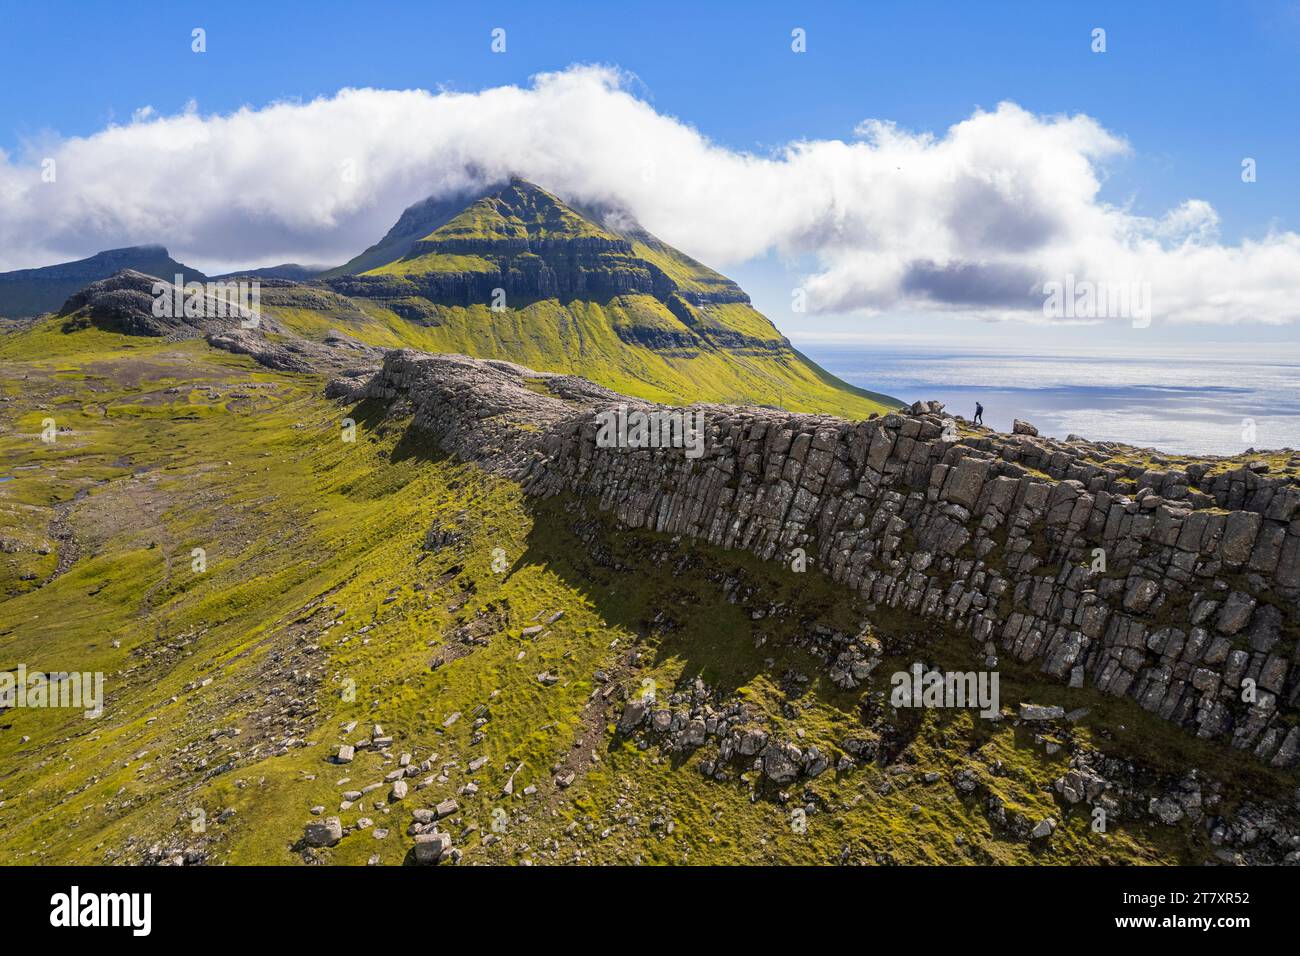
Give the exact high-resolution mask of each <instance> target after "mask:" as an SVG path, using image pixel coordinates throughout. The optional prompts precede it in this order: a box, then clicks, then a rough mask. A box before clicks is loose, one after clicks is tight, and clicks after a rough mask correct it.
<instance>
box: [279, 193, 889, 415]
mask: <svg viewBox="0 0 1300 956" xmlns="http://www.w3.org/2000/svg"><path fill="white" fill-rule="evenodd" d="M424 226H430V227H432V228H430V229H429V231H428V232H427V233H425V234H423V235H421V236H419V237H418V238H416V237H415V234H416V233H417V232H418V231H419V229H420V228H421V227H424ZM321 278H322V283H321V284H323V285H324V286H326V287H327V288H328V289H329V290H330V292H332V293H335V295H334V296H332V297H331V296H330V295H329V293H326V292H321V291H313V292H311V293H307V292H305V291H304V290H301V289H296V290H286V291H284V292H283V293H279V294H277V292H276V290H271V293H270V294H269V295H264V297H263V304H264V306H265V307H267V308H268V309H269V310H270V311H271V312H272V313H273V314H274V315H276V316H277V317H278V318H279V319H280V320H281V321H282V322H284V323H285V325H286V326H288V327H289V328H292V329H294V330H295V331H298V332H300V333H302V334H305V335H309V336H311V335H316V336H319V335H323V334H325V333H326V332H327V331H328V330H330V329H336V328H338V329H343V330H344V331H346V332H347V333H348V334H349V335H353V336H355V337H357V338H358V339H360V340H361V341H365V342H368V343H370V344H375V345H390V346H396V345H405V346H410V347H414V348H420V349H424V350H427V351H432V352H462V353H465V354H467V355H473V356H477V357H481V358H501V359H508V360H511V361H516V362H520V363H523V364H525V365H529V366H531V367H533V368H536V369H540V370H544V371H554V372H568V373H574V374H580V375H583V376H584V377H587V378H590V379H592V380H594V381H597V382H599V383H600V384H602V385H607V386H609V387H610V388H613V389H616V390H618V391H621V392H626V393H629V394H633V395H638V396H641V397H645V398H649V399H653V400H656V401H663V402H676V403H684V402H691V401H717V402H733V403H744V404H760V405H779V406H782V407H786V408H790V409H794V410H798V411H816V412H832V413H836V414H840V415H844V416H847V417H851V418H863V417H866V416H868V415H870V414H871V413H873V412H876V413H879V412H883V411H887V410H889V409H892V408H895V407H897V406H898V405H899V404H900V403H899V402H898V400H896V399H894V398H891V397H890V396H887V395H882V394H878V393H874V392H869V391H865V390H863V389H858V388H855V387H853V386H851V385H848V384H847V383H845V382H842V381H840V380H839V379H837V378H835V377H834V376H831V375H830V374H828V373H827V372H825V371H824V370H822V369H820V368H818V367H817V366H816V365H815V364H813V363H812V362H810V361H809V360H808V359H807V358H805V357H804V356H803V355H801V354H800V353H799V352H798V351H796V350H795V349H794V348H793V347H792V346H791V345H790V343H789V341H788V340H787V339H786V338H785V337H784V336H783V335H782V334H781V333H780V332H779V331H778V330H777V329H776V327H775V326H774V325H772V323H771V322H770V321H769V320H768V319H767V318H766V317H765V316H763V315H762V314H761V313H759V312H758V311H757V310H755V309H754V308H753V306H752V305H751V303H750V301H749V296H748V295H746V294H745V292H744V291H743V290H742V289H741V288H740V287H739V286H737V285H736V284H735V283H734V282H732V281H731V280H729V279H727V278H726V277H725V276H723V275H720V274H719V273H717V272H715V271H713V270H712V269H709V268H708V267H706V266H704V265H702V264H701V263H699V262H696V261H695V260H694V259H691V258H690V257H689V256H686V255H684V254H682V253H681V252H678V251H677V250H675V249H673V248H672V247H671V246H668V245H667V244H665V243H663V242H661V241H660V240H658V239H656V238H655V237H654V236H652V235H650V234H649V233H646V232H644V231H642V230H640V229H633V230H627V231H624V232H617V231H614V230H613V229H611V228H609V227H608V226H606V225H602V224H600V223H598V222H596V221H595V220H594V219H593V218H591V217H589V216H586V215H583V214H582V213H580V212H578V211H577V210H575V209H573V208H571V207H570V206H567V205H566V204H564V203H563V202H561V201H560V200H559V199H557V198H556V197H555V196H553V195H551V194H550V193H548V192H546V191H545V190H543V189H541V188H539V187H537V186H535V185H533V184H531V183H528V182H524V181H522V180H514V181H512V182H511V183H510V184H509V185H507V186H505V187H504V188H502V189H500V190H498V191H496V192H494V193H491V194H490V195H487V196H483V197H481V198H479V199H477V200H475V201H474V202H471V203H470V204H469V205H468V206H465V207H463V208H461V209H460V210H459V211H457V212H456V213H454V214H451V213H449V206H448V204H447V203H433V202H429V201H426V202H424V203H421V204H418V205H417V206H413V207H411V209H409V210H407V212H406V213H405V214H404V215H403V217H402V220H400V221H399V223H398V224H397V225H396V226H394V228H393V230H391V231H390V233H389V235H388V236H386V237H385V238H384V240H382V241H381V242H380V243H378V244H377V245H375V246H372V247H371V248H370V249H368V250H367V251H366V252H365V253H363V254H362V255H361V256H358V257H357V258H356V259H354V260H353V261H352V262H351V263H348V264H347V265H345V266H342V267H340V268H339V269H337V270H331V272H328V273H326V274H324V275H323V276H322V277H321Z"/></svg>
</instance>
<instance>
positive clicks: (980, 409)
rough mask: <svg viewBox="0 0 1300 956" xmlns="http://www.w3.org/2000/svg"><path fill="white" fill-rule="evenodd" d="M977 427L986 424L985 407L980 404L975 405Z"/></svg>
mask: <svg viewBox="0 0 1300 956" xmlns="http://www.w3.org/2000/svg"><path fill="white" fill-rule="evenodd" d="M974 423H975V424H976V425H983V424H984V406H983V405H981V404H980V403H979V402H976V403H975V422H974Z"/></svg>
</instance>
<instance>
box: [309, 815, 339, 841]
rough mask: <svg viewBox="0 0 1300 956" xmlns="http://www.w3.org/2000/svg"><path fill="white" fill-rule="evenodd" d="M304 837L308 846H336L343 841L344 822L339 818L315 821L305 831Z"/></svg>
mask: <svg viewBox="0 0 1300 956" xmlns="http://www.w3.org/2000/svg"><path fill="white" fill-rule="evenodd" d="M302 837H303V839H304V840H306V841H307V845H308V846H316V847H321V846H334V845H335V844H336V843H338V842H339V841H340V840H342V839H343V821H342V820H340V819H339V818H338V817H326V818H325V819H324V820H313V821H312V822H311V823H309V824H307V826H306V828H305V829H304V830H303V833H302Z"/></svg>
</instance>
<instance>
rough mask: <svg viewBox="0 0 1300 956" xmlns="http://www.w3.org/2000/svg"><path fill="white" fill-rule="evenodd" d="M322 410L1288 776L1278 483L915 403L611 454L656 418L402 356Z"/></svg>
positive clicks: (1291, 595) (604, 395)
mask: <svg viewBox="0 0 1300 956" xmlns="http://www.w3.org/2000/svg"><path fill="white" fill-rule="evenodd" d="M538 382H540V383H541V384H543V385H544V386H545V391H546V392H547V394H539V390H538V389H537V388H535V387H530V385H533V386H535V385H536V384H537V383H538ZM578 383H581V384H578ZM335 394H336V395H345V396H348V397H352V398H359V397H363V396H370V397H376V398H382V399H385V400H390V401H391V400H394V399H398V398H403V399H406V400H409V401H410V402H411V404H412V405H413V406H414V410H415V424H416V426H417V427H421V428H424V429H426V430H428V431H430V432H431V433H433V434H434V435H435V436H436V437H437V438H438V440H439V441H440V442H441V443H442V445H443V447H444V448H446V449H447V450H448V451H449V452H452V453H454V454H456V455H459V456H460V457H463V458H466V459H470V460H477V461H480V462H482V463H483V464H484V465H485V466H487V467H489V468H492V469H494V470H497V471H500V472H502V473H504V474H507V475H509V476H511V477H513V478H515V479H517V480H519V481H521V482H522V483H523V484H524V487H525V488H526V489H527V490H528V491H529V492H530V493H532V494H535V495H543V496H550V495H557V494H568V495H575V496H579V497H583V498H587V499H590V500H592V501H594V502H595V503H597V505H598V507H599V508H601V509H602V510H605V511H609V512H612V513H613V514H615V515H616V517H617V518H618V520H619V521H620V522H622V523H623V524H625V525H627V526H629V527H646V528H652V529H654V530H657V531H661V532H665V533H668V534H680V535H687V536H690V537H693V538H699V539H704V540H707V541H709V542H710V543H712V544H715V545H720V546H723V547H728V548H742V549H745V550H748V551H750V552H752V553H754V554H756V555H758V556H760V557H762V558H765V559H772V560H781V561H783V562H787V563H788V562H789V561H790V560H791V559H792V555H793V552H794V549H796V548H799V549H803V550H804V552H806V555H807V557H808V559H809V564H810V565H812V567H813V568H814V569H817V570H820V571H821V572H823V573H825V574H828V575H830V576H831V577H832V578H833V579H834V580H836V581H837V582H840V583H842V584H844V585H845V586H847V587H850V588H852V589H854V590H856V591H858V592H860V593H861V594H862V595H863V596H864V597H865V598H866V599H867V600H868V601H869V602H871V603H873V604H875V605H877V606H888V607H891V608H903V609H906V610H907V611H910V612H913V613H915V614H918V615H922V616H927V617H935V618H941V619H942V620H944V621H945V622H947V623H948V624H950V625H951V626H952V627H954V628H957V629H959V630H960V631H963V632H965V633H968V634H970V636H971V637H972V639H973V641H974V642H975V646H976V648H977V649H982V651H981V655H982V654H987V653H990V652H999V651H1000V653H1004V654H1009V655H1012V656H1014V657H1015V658H1016V659H1018V660H1020V661H1026V662H1029V661H1033V662H1039V664H1040V666H1041V669H1042V670H1043V671H1044V672H1045V673H1047V674H1049V675H1052V676H1053V677H1055V678H1057V679H1059V680H1061V681H1068V682H1070V683H1072V684H1075V685H1081V684H1084V683H1088V684H1092V685H1095V686H1096V687H1097V688H1099V689H1100V690H1102V691H1103V692H1105V693H1108V694H1112V695H1117V696H1119V695H1122V696H1128V697H1130V698H1132V699H1134V700H1135V701H1137V702H1138V703H1139V704H1140V705H1141V706H1142V707H1143V708H1145V709H1147V710H1148V711H1151V712H1153V713H1157V714H1159V715H1160V716H1162V717H1164V718H1166V719H1168V720H1171V721H1174V722H1176V723H1178V724H1180V725H1182V726H1183V727H1185V728H1187V729H1188V730H1189V731H1191V732H1194V733H1195V734H1197V735H1198V736H1202V737H1207V738H1216V739H1220V740H1223V741H1225V742H1229V743H1231V745H1232V746H1234V747H1237V748H1240V749H1245V750H1249V751H1251V752H1252V753H1253V754H1254V755H1255V756H1256V757H1257V758H1258V759H1260V760H1262V761H1265V762H1268V763H1270V764H1272V765H1274V766H1278V767H1293V766H1296V765H1297V764H1300V727H1297V724H1296V716H1297V715H1296V705H1297V699H1298V697H1300V660H1298V659H1297V641H1296V638H1297V633H1298V632H1300V628H1298V621H1297V617H1298V615H1297V602H1298V601H1300V488H1297V487H1296V486H1295V485H1294V484H1292V483H1291V482H1290V481H1289V479H1281V478H1273V477H1269V476H1267V475H1262V474H1259V473H1257V472H1256V471H1255V470H1252V469H1251V468H1248V467H1244V468H1239V469H1236V470H1232V471H1225V472H1222V473H1217V474H1213V475H1211V474H1210V471H1211V465H1210V464H1208V463H1207V465H1206V466H1205V467H1204V468H1202V467H1199V466H1198V467H1194V468H1191V469H1188V470H1187V471H1161V472H1156V471H1143V470H1142V469H1140V468H1133V467H1124V466H1115V465H1109V464H1107V463H1106V462H1105V461H1104V460H1103V461H1098V460H1096V459H1104V458H1105V457H1106V456H1105V454H1103V451H1104V449H1103V448H1102V447H1101V446H1097V445H1092V444H1089V443H1087V442H1080V441H1072V442H1069V443H1062V442H1055V441H1051V440H1047V439H1041V438H1038V437H1036V436H1029V435H1000V434H994V433H990V432H987V431H980V432H978V433H975V434H967V435H961V434H953V433H951V432H950V433H949V434H948V436H947V437H945V433H944V427H945V418H944V416H943V415H942V414H940V411H941V410H940V409H939V408H938V407H936V406H928V407H926V406H921V405H918V406H914V407H913V410H912V413H910V414H891V415H887V416H885V417H883V418H875V419H872V420H869V421H863V422H847V421H843V420H840V419H835V418H829V417H818V416H808V415H792V414H789V413H786V412H781V411H774V410H767V409H757V408H737V407H728V406H694V408H695V409H698V410H702V411H703V413H704V416H705V421H706V423H707V424H706V435H707V438H706V445H705V448H706V450H705V453H704V455H703V457H701V458H698V459H691V458H688V457H686V456H685V455H684V454H683V451H682V450H680V449H657V450H651V449H638V450H629V449H623V448H603V447H598V446H597V444H596V432H597V427H598V426H597V419H596V416H597V414H598V413H599V412H600V411H601V410H604V409H608V408H610V407H612V406H613V405H615V404H617V403H619V402H624V401H625V402H627V404H628V405H629V406H632V407H638V408H642V409H646V410H651V409H655V408H656V406H651V405H648V404H646V403H644V402H639V401H635V400H630V399H623V398H622V397H621V396H618V395H615V394H614V393H612V392H608V391H607V390H605V389H600V388H598V387H595V386H591V385H590V383H582V380H580V379H573V378H568V377H558V376H539V375H538V374H537V373H533V372H529V371H528V370H526V369H522V368H520V367H519V366H510V365H508V363H485V362H478V361H476V360H471V359H465V358H463V357H448V356H427V355H421V354H419V353H412V352H392V353H389V355H388V356H387V358H386V361H385V363H384V367H383V368H382V369H381V371H380V372H379V373H378V374H377V375H376V376H375V377H374V379H373V380H371V381H370V383H369V384H368V385H366V386H364V387H361V388H358V387H356V386H347V385H342V386H336V387H335ZM658 410H661V411H670V409H666V408H662V407H658ZM520 426H522V427H520ZM990 645H991V647H990Z"/></svg>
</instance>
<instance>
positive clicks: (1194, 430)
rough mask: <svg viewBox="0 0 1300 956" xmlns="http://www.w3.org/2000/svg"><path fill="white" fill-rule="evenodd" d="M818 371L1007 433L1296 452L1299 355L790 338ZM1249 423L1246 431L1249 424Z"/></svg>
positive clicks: (1165, 447)
mask: <svg viewBox="0 0 1300 956" xmlns="http://www.w3.org/2000/svg"><path fill="white" fill-rule="evenodd" d="M799 348H800V349H801V350H802V351H803V352H804V353H806V354H807V355H808V356H809V357H811V358H812V359H813V360H814V361H815V362H817V363H818V364H819V365H821V366H822V367H823V368H825V369H826V370H827V371H829V372H832V373H833V374H835V375H838V376H839V377H840V378H843V379H844V380H845V381H848V382H852V383H853V384H855V385H860V386H862V387H864V388H870V389H873V390H875V391H880V392H885V393H886V394H889V395H893V396H895V397H897V398H900V399H903V400H904V401H907V402H913V401H916V400H918V399H927V400H929V399H937V400H939V401H941V402H944V403H945V404H946V405H947V407H948V410H949V411H952V412H955V413H957V414H960V415H963V416H965V417H966V418H970V417H972V416H973V415H974V414H975V402H976V400H977V399H978V400H979V401H980V402H982V403H983V404H984V421H985V424H987V425H990V426H992V427H993V428H997V429H999V430H1007V431H1009V430H1010V428H1011V422H1012V419H1015V418H1021V419H1024V420H1026V421H1029V422H1032V423H1033V424H1034V425H1036V426H1037V427H1038V429H1039V431H1040V432H1041V433H1043V434H1045V435H1051V436H1054V437H1057V438H1064V437H1065V436H1066V435H1068V434H1070V433H1072V432H1073V433H1075V434H1078V435H1082V436H1083V437H1085V438H1090V439H1094V440H1109V441H1121V442H1126V443H1128V444H1132V445H1138V446H1141V447H1151V448H1157V449H1160V450H1162V451H1167V452H1184V453H1190V454H1216V455H1229V454H1236V453H1239V452H1242V451H1245V450H1246V449H1247V448H1251V447H1253V448H1257V449H1266V448H1269V449H1273V448H1283V447H1289V448H1300V387H1298V385H1300V360H1297V359H1294V358H1293V357H1292V356H1290V355H1282V354H1279V355H1278V356H1276V357H1270V358H1267V359H1263V358H1255V359H1248V360H1236V359H1234V360H1232V361H1221V360H1217V359H1188V358H1173V359H1168V358H1166V359H1162V360H1161V361H1159V362H1158V363H1157V362H1152V361H1151V360H1150V359H1149V358H1147V359H1141V358H1132V357H1129V356H1122V355H1088V356H1077V357H1074V356H1060V355H1048V356H1029V355H1024V354H1006V353H993V352H990V353H983V352H969V351H968V352H957V351H942V350H933V351H931V350H920V349H902V348H897V347H892V346H891V347H883V348H876V347H864V346H860V345H852V346H849V345H827V344H800V345H799ZM1252 423H1253V432H1252V431H1251V425H1252Z"/></svg>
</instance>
